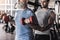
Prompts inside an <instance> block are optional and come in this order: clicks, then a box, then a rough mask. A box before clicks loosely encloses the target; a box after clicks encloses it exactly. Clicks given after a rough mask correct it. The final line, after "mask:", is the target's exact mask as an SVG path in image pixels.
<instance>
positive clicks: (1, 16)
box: [0, 0, 60, 40]
mask: <svg viewBox="0 0 60 40" xmlns="http://www.w3.org/2000/svg"><path fill="white" fill-rule="evenodd" d="M17 2H18V0H0V40H14V38H15V22H14V16H15V11H16V10H17ZM39 6H40V7H41V5H40V4H39V3H38V0H29V2H28V8H30V9H32V10H33V11H34V12H35V11H36V10H37V8H38V7H39ZM48 7H49V8H50V9H51V10H53V11H54V12H55V13H56V23H55V25H57V26H56V27H55V31H56V33H57V38H58V39H59V40H60V36H59V35H60V0H50V2H49V6H48ZM5 17H6V18H5ZM6 19H7V22H8V20H9V22H8V24H7V23H5V20H6ZM6 24H7V25H6ZM53 35H54V34H53Z"/></svg>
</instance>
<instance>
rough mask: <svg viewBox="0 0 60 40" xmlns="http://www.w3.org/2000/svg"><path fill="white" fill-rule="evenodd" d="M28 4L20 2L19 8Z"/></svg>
mask: <svg viewBox="0 0 60 40" xmlns="http://www.w3.org/2000/svg"><path fill="white" fill-rule="evenodd" d="M25 6H26V4H25V3H18V8H24V7H25Z"/></svg>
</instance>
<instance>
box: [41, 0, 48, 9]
mask: <svg viewBox="0 0 60 40" xmlns="http://www.w3.org/2000/svg"><path fill="white" fill-rule="evenodd" d="M40 3H41V7H42V8H46V7H47V6H48V3H49V2H47V1H46V0H41V1H40Z"/></svg>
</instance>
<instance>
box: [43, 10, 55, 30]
mask: <svg viewBox="0 0 60 40" xmlns="http://www.w3.org/2000/svg"><path fill="white" fill-rule="evenodd" d="M55 18H56V14H55V13H54V12H53V11H51V13H50V15H49V18H48V24H47V25H46V26H45V28H42V31H45V30H48V29H49V28H50V27H51V26H52V25H53V24H54V21H55Z"/></svg>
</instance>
